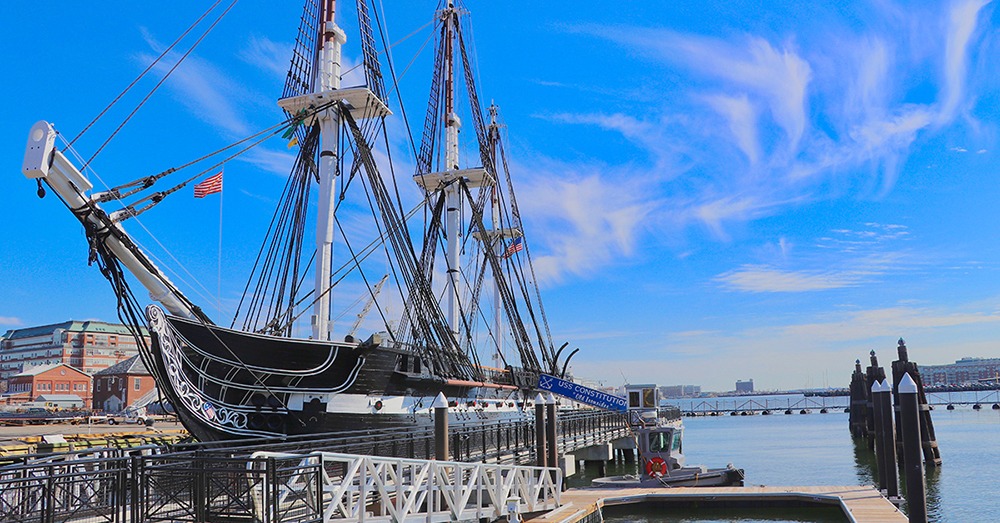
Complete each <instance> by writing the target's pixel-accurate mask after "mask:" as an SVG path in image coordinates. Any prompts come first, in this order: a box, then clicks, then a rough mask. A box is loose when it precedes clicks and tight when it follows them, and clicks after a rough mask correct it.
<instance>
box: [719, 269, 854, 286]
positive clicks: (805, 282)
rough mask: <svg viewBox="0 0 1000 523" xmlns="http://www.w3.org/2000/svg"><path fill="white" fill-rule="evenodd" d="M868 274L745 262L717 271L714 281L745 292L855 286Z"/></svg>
mask: <svg viewBox="0 0 1000 523" xmlns="http://www.w3.org/2000/svg"><path fill="white" fill-rule="evenodd" d="M870 275H871V273H869V272H864V271H783V270H779V269H774V268H770V267H763V266H756V265H744V266H742V267H740V268H739V269H736V270H732V271H729V272H726V273H724V274H720V275H719V276H717V277H716V278H715V281H717V282H720V283H723V284H725V285H726V286H727V287H729V288H730V289H734V290H740V291H746V292H809V291H822V290H829V289H840V288H843V287H856V286H858V285H859V284H861V283H862V282H863V281H864V279H865V278H866V277H867V276H870Z"/></svg>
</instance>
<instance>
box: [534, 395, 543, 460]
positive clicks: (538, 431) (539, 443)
mask: <svg viewBox="0 0 1000 523" xmlns="http://www.w3.org/2000/svg"><path fill="white" fill-rule="evenodd" d="M535 465H536V466H538V467H544V466H545V398H543V397H542V394H541V393H539V394H538V395H537V396H535Z"/></svg>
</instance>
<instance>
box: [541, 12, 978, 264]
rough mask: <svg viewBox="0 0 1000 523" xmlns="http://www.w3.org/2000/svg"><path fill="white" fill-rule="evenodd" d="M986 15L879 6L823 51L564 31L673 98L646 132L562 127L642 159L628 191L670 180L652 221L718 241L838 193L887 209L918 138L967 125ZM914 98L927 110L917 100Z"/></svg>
mask: <svg viewBox="0 0 1000 523" xmlns="http://www.w3.org/2000/svg"><path fill="white" fill-rule="evenodd" d="M986 4H987V2H985V1H984V0H956V1H953V2H949V3H946V4H942V5H939V6H935V7H931V8H928V9H923V10H918V11H915V12H912V13H906V12H902V11H901V10H899V9H892V8H891V6H883V8H880V9H875V10H873V11H872V12H870V13H869V14H870V15H871V16H872V17H875V18H878V17H880V16H881V17H883V19H876V20H873V21H871V23H869V24H866V25H865V27H863V28H860V29H857V28H855V26H849V25H847V24H845V25H842V26H837V25H836V24H828V25H827V27H828V29H826V30H827V31H829V37H824V38H815V37H813V36H812V35H808V34H806V35H796V34H791V35H787V36H781V37H768V38H765V37H763V36H760V35H755V34H746V33H743V34H740V33H736V34H733V35H731V36H728V37H718V36H714V37H710V36H706V35H699V34H691V33H680V32H677V31H673V30H667V29H662V28H655V27H624V26H598V25H581V26H575V27H571V28H569V29H568V30H569V31H572V32H576V33H581V34H586V35H592V36H593V37H595V38H600V39H605V40H609V41H611V42H614V43H616V44H618V45H620V46H622V47H624V48H626V49H627V50H628V52H631V53H636V54H639V55H640V56H643V57H645V58H646V59H647V60H648V62H649V63H651V64H652V66H653V67H659V68H661V70H662V71H664V75H663V76H664V77H665V78H668V79H669V80H667V82H668V83H667V82H665V86H669V88H670V89H671V90H673V91H674V92H675V93H676V94H675V95H674V96H670V97H666V98H664V99H663V100H661V101H659V104H658V105H657V104H645V105H643V108H644V110H645V111H647V113H646V114H644V115H643V116H642V117H641V118H642V120H637V119H636V117H633V116H630V115H629V114H627V113H620V112H619V113H615V114H614V116H613V118H611V117H604V118H598V117H594V116H593V115H587V114H582V115H571V114H563V115H560V118H561V120H562V121H564V122H569V123H574V124H587V123H589V124H591V125H595V126H597V127H599V128H601V129H604V130H614V131H617V132H619V133H621V134H622V136H624V137H627V138H629V139H630V140H631V141H632V142H633V143H635V144H636V145H638V146H640V147H643V148H645V150H646V151H647V152H648V156H649V158H651V159H653V160H652V162H651V165H650V166H649V167H648V169H634V170H633V172H634V176H635V177H642V178H645V179H647V180H648V179H661V180H673V179H674V177H671V176H663V175H662V173H661V171H662V169H663V167H664V166H666V167H667V168H670V167H675V168H677V169H678V173H677V174H678V175H681V178H679V179H678V180H677V182H678V183H675V184H674V185H672V186H670V189H671V190H672V191H673V192H675V194H672V195H671V196H672V198H671V199H672V204H671V208H670V209H669V212H664V213H661V214H660V216H661V217H663V218H669V219H672V220H675V223H693V222H700V223H701V224H703V225H704V226H705V227H706V228H707V230H708V231H710V232H711V234H712V235H713V236H715V237H717V238H720V239H723V240H725V239H728V238H729V235H728V234H727V228H728V227H729V225H730V224H738V223H742V222H746V221H750V220H755V219H758V218H761V217H765V216H771V215H775V214H778V213H780V212H783V211H784V210H787V209H788V208H790V207H791V206H795V205H802V204H806V203H809V202H813V201H818V200H823V199H828V198H832V197H842V196H843V188H844V187H849V188H851V190H855V191H857V193H858V195H859V196H860V197H863V198H876V199H877V198H881V197H884V196H885V195H887V194H888V193H889V192H890V191H891V190H892V189H893V188H894V186H895V184H896V181H897V178H898V176H899V175H900V171H901V169H902V166H903V165H904V163H905V160H906V158H907V156H908V154H909V152H910V150H911V149H912V147H913V144H914V142H915V141H916V140H917V139H918V137H920V136H921V134H922V133H924V134H930V133H935V132H937V131H939V130H940V129H941V128H943V127H944V126H948V125H951V124H954V123H955V122H962V121H967V120H968V118H966V119H964V120H960V119H959V116H962V115H965V113H967V112H968V111H967V109H966V108H967V107H968V106H969V104H970V103H971V100H974V99H975V97H976V95H975V93H970V92H968V90H969V82H968V79H967V77H968V75H969V66H968V64H969V62H970V56H971V55H972V54H973V53H975V52H976V51H977V50H978V49H979V48H980V47H981V45H982V42H983V41H984V37H983V36H982V34H981V33H983V31H982V30H981V18H982V12H983V11H984V9H983V7H984V6H985V5H986ZM934 31H937V32H936V33H934ZM647 77H650V78H655V75H653V74H649V75H647ZM678 77H679V78H683V80H682V81H677V78H678ZM653 81H654V83H655V80H653ZM915 84H916V85H920V86H921V89H923V90H926V91H929V92H930V96H927V94H925V93H924V92H923V91H921V92H920V93H919V95H918V96H917V97H916V98H913V85H915ZM678 86H681V88H680V89H679V90H678ZM648 87H649V89H650V90H653V91H656V90H657V88H656V87H655V86H648ZM665 88H666V87H665ZM678 91H679V92H678ZM935 94H936V98H935ZM914 100H918V101H916V102H915V101H914ZM658 122H669V125H662V126H661V127H660V128H656V127H657V125H658ZM626 123H628V124H629V125H627V126H626V125H624V124H626ZM963 149H964V148H963ZM678 150H682V151H684V152H686V153H688V154H689V155H690V157H689V158H687V159H686V163H684V164H682V163H680V162H678V161H676V160H674V161H673V162H664V161H662V159H664V158H671V154H675V151H678ZM630 160H631V159H630ZM800 276H802V275H800Z"/></svg>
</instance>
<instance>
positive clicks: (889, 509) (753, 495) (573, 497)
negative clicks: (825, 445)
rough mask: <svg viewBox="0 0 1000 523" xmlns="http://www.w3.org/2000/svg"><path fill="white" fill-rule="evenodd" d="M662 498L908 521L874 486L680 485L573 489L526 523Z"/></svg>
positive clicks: (877, 522) (570, 518) (868, 521)
mask: <svg viewBox="0 0 1000 523" xmlns="http://www.w3.org/2000/svg"><path fill="white" fill-rule="evenodd" d="M658 498H661V499H662V498H667V499H674V500H676V501H685V500H690V501H694V500H697V501H699V502H711V501H713V500H719V501H725V500H729V501H746V502H754V501H773V502H781V501H783V500H787V501H790V502H793V501H794V502H802V501H806V502H815V503H817V504H830V505H835V506H836V505H839V506H840V507H841V508H842V509H843V510H844V515H845V516H846V517H847V518H848V520H849V521H854V522H857V523H905V522H906V521H907V519H906V516H905V515H904V514H903V513H902V512H900V511H899V510H898V509H897V508H896V507H895V505H893V504H892V503H891V502H890V501H889V500H887V499H886V498H885V497H883V496H882V495H881V494H880V493H879V492H878V491H877V490H875V489H874V488H873V487H861V486H802V487H794V486H793V487H763V486H750V487H677V488H647V489H643V488H632V489H571V490H568V491H566V492H563V494H562V506H561V507H560V508H558V509H556V510H553V511H551V512H547V513H545V514H541V515H538V516H535V517H530V518H527V519H526V520H525V522H526V523H576V522H578V521H580V520H582V519H583V518H585V517H586V516H588V515H589V514H592V513H593V512H594V511H596V510H598V509H599V507H602V506H606V505H620V504H627V503H639V502H642V501H646V500H654V499H658Z"/></svg>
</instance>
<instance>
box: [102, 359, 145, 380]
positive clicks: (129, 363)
mask: <svg viewBox="0 0 1000 523" xmlns="http://www.w3.org/2000/svg"><path fill="white" fill-rule="evenodd" d="M109 374H145V375H148V374H149V371H148V370H146V364H144V363H143V362H142V358H140V357H139V355H138V354H137V355H135V356H132V357H131V358H129V359H127V360H125V361H120V362H118V363H115V364H114V365H112V366H110V367H108V368H106V369H102V370H99V371H97V372H95V373H94V375H95V376H106V375H109Z"/></svg>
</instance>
